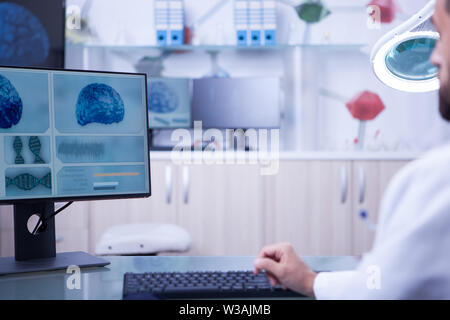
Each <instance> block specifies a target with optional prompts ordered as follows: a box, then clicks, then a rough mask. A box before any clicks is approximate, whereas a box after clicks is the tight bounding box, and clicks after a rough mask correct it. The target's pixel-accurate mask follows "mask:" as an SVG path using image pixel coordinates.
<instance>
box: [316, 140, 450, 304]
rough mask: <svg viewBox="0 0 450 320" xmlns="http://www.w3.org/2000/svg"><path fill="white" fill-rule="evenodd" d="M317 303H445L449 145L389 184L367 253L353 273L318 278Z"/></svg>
mask: <svg viewBox="0 0 450 320" xmlns="http://www.w3.org/2000/svg"><path fill="white" fill-rule="evenodd" d="M314 292H315V294H316V298H318V299H450V145H446V146H444V147H441V148H439V149H436V150H434V151H431V152H429V153H428V154H426V155H425V156H424V157H422V158H421V159H419V160H417V161H414V162H412V163H410V164H409V165H408V166H406V167H405V168H404V169H403V170H401V171H400V172H399V173H398V174H397V175H396V176H395V177H394V178H393V180H392V181H391V183H390V185H389V187H388V189H387V191H386V193H385V196H384V199H383V202H382V205H381V211H380V219H379V223H378V229H377V234H376V237H375V242H374V246H373V249H372V250H371V252H369V253H368V254H366V255H364V257H363V259H362V260H361V262H360V264H359V265H358V267H357V269H356V270H355V271H348V272H347V271H345V272H327V273H320V274H319V275H318V276H317V277H316V280H315V282H314Z"/></svg>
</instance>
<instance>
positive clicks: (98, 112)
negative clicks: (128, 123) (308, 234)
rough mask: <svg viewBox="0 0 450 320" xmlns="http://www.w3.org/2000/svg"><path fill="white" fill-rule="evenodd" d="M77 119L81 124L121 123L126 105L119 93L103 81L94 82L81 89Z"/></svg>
mask: <svg viewBox="0 0 450 320" xmlns="http://www.w3.org/2000/svg"><path fill="white" fill-rule="evenodd" d="M76 114H77V121H78V124H80V125H81V126H85V125H87V124H89V123H102V124H112V123H119V122H121V121H122V120H123V118H124V115H125V107H124V103H123V100H122V98H121V97H120V95H119V93H117V91H116V90H114V89H113V88H112V87H110V86H108V85H106V84H102V83H92V84H90V85H87V86H86V87H84V88H83V90H81V92H80V94H79V96H78V101H77V108H76Z"/></svg>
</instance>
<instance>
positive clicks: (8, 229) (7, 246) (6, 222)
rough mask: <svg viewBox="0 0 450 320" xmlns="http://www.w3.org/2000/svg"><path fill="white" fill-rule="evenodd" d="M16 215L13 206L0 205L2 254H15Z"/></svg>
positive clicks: (0, 246)
mask: <svg viewBox="0 0 450 320" xmlns="http://www.w3.org/2000/svg"><path fill="white" fill-rule="evenodd" d="M13 230H14V215H13V207H12V206H0V256H2V257H9V256H13V255H14V231H13Z"/></svg>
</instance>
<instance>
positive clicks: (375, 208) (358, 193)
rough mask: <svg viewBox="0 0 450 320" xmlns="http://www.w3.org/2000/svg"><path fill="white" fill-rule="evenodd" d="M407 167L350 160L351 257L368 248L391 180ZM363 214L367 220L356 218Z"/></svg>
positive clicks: (400, 163)
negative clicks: (351, 173) (351, 194)
mask: <svg viewBox="0 0 450 320" xmlns="http://www.w3.org/2000/svg"><path fill="white" fill-rule="evenodd" d="M406 164H407V162H406V161H354V162H353V186H352V188H353V208H352V221H353V230H352V233H353V239H352V243H353V245H352V254H357V255H359V254H363V253H364V252H367V251H368V250H370V248H371V247H372V244H373V241H374V237H375V231H374V230H371V229H370V227H369V223H370V225H373V226H376V224H377V221H378V214H379V210H380V203H381V200H382V198H383V195H384V192H385V191H386V188H387V187H388V185H389V182H390V180H391V178H392V177H393V176H394V175H395V174H396V173H397V172H398V171H399V170H400V169H401V168H402V167H403V166H405V165H406ZM361 211H364V212H365V213H366V214H367V219H368V220H367V221H370V222H367V221H366V222H364V220H363V219H362V218H361V217H360V214H361Z"/></svg>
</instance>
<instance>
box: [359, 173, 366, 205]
mask: <svg viewBox="0 0 450 320" xmlns="http://www.w3.org/2000/svg"><path fill="white" fill-rule="evenodd" d="M365 198H366V172H365V171H364V168H362V167H359V203H360V204H363V203H364V200H365Z"/></svg>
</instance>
